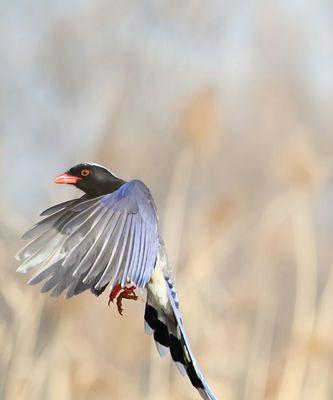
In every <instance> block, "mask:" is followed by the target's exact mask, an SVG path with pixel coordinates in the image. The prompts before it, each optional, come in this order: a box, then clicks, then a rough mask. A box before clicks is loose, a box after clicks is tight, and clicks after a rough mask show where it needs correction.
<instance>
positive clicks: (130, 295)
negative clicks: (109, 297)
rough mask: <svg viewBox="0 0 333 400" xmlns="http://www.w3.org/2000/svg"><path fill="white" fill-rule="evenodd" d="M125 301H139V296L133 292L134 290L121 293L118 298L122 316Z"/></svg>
mask: <svg viewBox="0 0 333 400" xmlns="http://www.w3.org/2000/svg"><path fill="white" fill-rule="evenodd" d="M124 289H131V288H124ZM123 299H128V300H134V301H136V300H137V299H138V296H137V295H136V294H135V293H134V292H133V289H131V291H127V290H124V291H123V292H121V293H120V295H119V296H118V297H117V307H118V312H119V314H120V315H123V307H122V306H123V304H122V300H123Z"/></svg>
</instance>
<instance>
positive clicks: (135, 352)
mask: <svg viewBox="0 0 333 400" xmlns="http://www.w3.org/2000/svg"><path fill="white" fill-rule="evenodd" d="M0 11H1V12H0V19H1V28H0V29H1V33H2V35H1V37H2V40H1V42H0V54H1V59H2V62H1V64H0V104H1V107H0V155H1V158H0V165H1V169H0V177H1V198H0V207H1V208H0V272H1V280H0V346H1V351H0V398H1V399H3V400H17V399H22V400H38V399H43V400H46V399H47V400H58V399H61V400H77V399H80V400H81V399H82V400H84V399H87V400H88V399H89V400H104V399H149V400H152V399H154V400H155V399H156V400H169V399H174V400H176V399H177V400H178V399H196V398H198V395H197V392H196V391H195V390H194V389H193V388H192V386H191V385H190V383H189V381H188V380H185V379H183V378H182V377H181V376H180V375H179V374H178V371H177V370H176V368H175V367H174V366H173V365H172V363H171V362H170V361H169V360H167V359H162V360H161V359H159V357H158V354H157V352H156V350H155V349H154V346H153V344H152V343H151V338H149V337H147V336H145V335H144V332H143V311H144V300H143V299H142V300H141V301H139V302H137V303H135V304H132V303H131V302H127V303H126V304H125V313H124V314H125V315H124V317H122V318H121V317H120V316H119V315H118V314H117V312H116V309H115V307H114V306H111V307H110V308H108V307H107V293H106V294H105V295H103V296H101V297H100V298H96V297H94V296H92V295H91V294H90V293H84V294H82V295H80V296H79V297H77V298H75V299H73V300H70V301H64V300H62V299H56V300H55V299H50V298H49V297H48V296H45V295H43V294H41V293H39V291H38V288H35V287H30V286H27V285H25V281H26V277H22V276H19V275H17V274H16V273H15V269H16V266H17V265H16V263H15V261H14V254H15V253H16V251H17V250H18V248H19V247H20V246H21V245H22V243H21V242H20V241H19V236H20V234H21V233H22V232H23V231H24V230H25V229H26V228H27V227H28V226H30V225H31V224H32V223H33V222H34V221H35V220H36V218H37V215H38V212H40V211H41V210H42V209H43V208H46V207H47V206H49V205H50V204H52V203H56V202H59V201H62V200H65V199H67V198H70V197H71V196H73V195H78V193H77V192H76V191H75V190H73V189H71V188H69V187H66V188H65V187H59V186H57V187H56V186H55V185H53V184H52V178H53V177H54V176H55V175H56V174H58V173H60V172H62V171H63V170H64V169H66V168H67V167H70V166H71V165H72V164H75V163H76V162H79V161H84V160H94V161H96V162H99V163H102V164H105V165H107V166H109V167H110V168H111V169H113V170H114V171H115V172H117V173H118V174H119V175H121V176H122V177H124V178H125V179H130V178H132V177H137V178H141V179H143V180H144V181H145V182H146V183H147V184H148V185H149V187H150V188H151V190H152V192H153V194H154V197H155V199H156V203H157V206H158V209H159V211H160V217H161V218H160V219H161V226H162V230H163V233H164V238H165V241H166V245H167V248H168V249H169V255H170V260H171V262H172V264H173V265H174V268H175V276H176V281H177V287H178V290H179V295H180V300H181V307H182V312H183V317H184V321H185V325H186V327H187V331H188V335H189V337H190V339H191V342H192V347H193V349H194V352H195V354H196V356H197V359H198V361H199V362H200V365H201V367H202V369H203V371H204V373H205V375H206V377H207V380H208V381H209V383H210V385H211V386H212V388H213V389H214V391H215V393H216V395H217V396H218V398H219V399H220V398H221V399H225V400H243V399H244V400H264V399H265V400H298V399H302V400H308V399H309V400H310V399H311V400H314V399H315V400H329V399H332V398H333V388H332V382H333V373H332V371H333V369H332V356H333V335H332V329H333V269H332V259H333V253H332V243H333V212H332V209H333V207H332V201H333V187H332V169H331V168H332V167H331V166H332V161H331V160H332V156H333V135H332V132H333V121H332V96H333V72H332V71H333V52H332V48H333V46H332V43H333V28H332V24H331V21H332V16H333V15H332V14H333V10H332V7H331V5H330V4H329V2H324V1H319V2H297V1H288V2H287V1H279V2H270V1H268V2H266V3H265V4H264V3H263V2H259V1H257V2H249V3H246V4H245V3H244V2H239V1H224V2H222V1H214V0H208V1H205V2H199V1H193V0H191V1H184V2H179V1H177V2H176V1H169V2H164V3H163V2H147V1H140V2H130V1H121V2H112V1H111V2H110V1H104V0H97V1H87V0H78V1H75V2H72V1H59V0H57V1H56V0H52V1H49V2H44V1H41V0H40V1H35V2H33V4H30V3H29V4H28V3H24V2H19V1H12V2H3V3H2V4H1V6H0ZM143 298H144V296H143Z"/></svg>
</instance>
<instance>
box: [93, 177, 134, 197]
mask: <svg viewBox="0 0 333 400" xmlns="http://www.w3.org/2000/svg"><path fill="white" fill-rule="evenodd" d="M124 183H126V182H125V181H124V180H122V179H120V178H117V177H115V176H113V177H110V178H109V179H108V180H106V181H105V182H103V183H101V184H99V185H98V187H96V188H95V191H96V192H95V193H94V194H95V195H96V196H101V195H103V194H108V193H112V192H115V191H116V190H117V189H119V188H120V186H122V185H123V184H124Z"/></svg>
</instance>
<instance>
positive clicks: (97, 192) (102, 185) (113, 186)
mask: <svg viewBox="0 0 333 400" xmlns="http://www.w3.org/2000/svg"><path fill="white" fill-rule="evenodd" d="M54 182H55V183H67V184H71V185H74V186H76V187H77V188H79V189H81V190H83V191H84V192H85V193H87V194H88V195H90V196H101V195H103V194H107V193H112V192H114V191H115V190H117V189H118V188H119V187H120V186H121V185H123V184H124V183H125V181H123V180H122V179H120V178H118V177H116V176H115V175H113V174H112V173H111V172H110V171H109V170H108V169H106V168H105V167H103V166H101V165H98V164H93V163H82V164H78V165H75V166H74V167H72V168H70V169H69V170H68V171H67V172H65V173H64V174H61V175H59V176H57V177H56V178H55V180H54Z"/></svg>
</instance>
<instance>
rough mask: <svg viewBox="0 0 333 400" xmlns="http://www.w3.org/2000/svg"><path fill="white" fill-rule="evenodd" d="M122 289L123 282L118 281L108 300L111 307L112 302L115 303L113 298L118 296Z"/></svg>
mask: <svg viewBox="0 0 333 400" xmlns="http://www.w3.org/2000/svg"><path fill="white" fill-rule="evenodd" d="M121 290H122V287H121V284H120V283H118V285H116V286H115V287H114V288H113V289H112V292H111V293H110V296H109V301H108V306H109V307H110V303H111V302H112V303H113V300H114V299H115V298H116V297H117V296H118V294H119V292H120V291H121Z"/></svg>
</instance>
